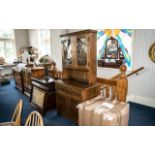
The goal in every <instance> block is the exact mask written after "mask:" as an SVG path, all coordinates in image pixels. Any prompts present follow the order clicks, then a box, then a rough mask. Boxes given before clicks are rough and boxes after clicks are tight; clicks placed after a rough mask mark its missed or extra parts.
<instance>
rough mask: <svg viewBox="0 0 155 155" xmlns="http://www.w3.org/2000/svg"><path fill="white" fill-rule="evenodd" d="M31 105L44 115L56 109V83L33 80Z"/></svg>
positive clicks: (50, 80) (50, 79)
mask: <svg viewBox="0 0 155 155" xmlns="http://www.w3.org/2000/svg"><path fill="white" fill-rule="evenodd" d="M31 105H32V106H34V107H35V108H36V109H37V110H39V111H40V112H41V113H42V114H44V113H45V112H46V111H48V110H51V109H54V108H55V107H56V92H55V82H54V80H53V79H52V78H49V80H48V81H47V80H45V79H44V78H43V79H36V78H32V96H31Z"/></svg>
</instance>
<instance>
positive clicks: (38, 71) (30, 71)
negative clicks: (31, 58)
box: [22, 67, 45, 97]
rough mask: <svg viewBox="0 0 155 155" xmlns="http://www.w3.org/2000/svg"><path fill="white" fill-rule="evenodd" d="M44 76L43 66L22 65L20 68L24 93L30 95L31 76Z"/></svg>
mask: <svg viewBox="0 0 155 155" xmlns="http://www.w3.org/2000/svg"><path fill="white" fill-rule="evenodd" d="M44 76H45V68H44V67H23V69H22V77H23V86H24V94H25V95H26V96H28V97H30V94H31V88H32V80H31V78H32V77H34V78H38V79H40V78H43V77H44Z"/></svg>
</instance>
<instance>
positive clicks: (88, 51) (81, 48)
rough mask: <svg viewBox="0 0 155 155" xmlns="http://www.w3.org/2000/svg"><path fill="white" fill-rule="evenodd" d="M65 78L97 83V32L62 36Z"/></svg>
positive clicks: (80, 32) (85, 31)
mask: <svg viewBox="0 0 155 155" xmlns="http://www.w3.org/2000/svg"><path fill="white" fill-rule="evenodd" d="M60 37H61V45H62V63H63V78H64V79H71V80H76V81H81V82H86V83H88V84H94V83H96V71H97V68H96V31H94V30H84V31H79V32H75V33H69V34H64V35H61V36H60Z"/></svg>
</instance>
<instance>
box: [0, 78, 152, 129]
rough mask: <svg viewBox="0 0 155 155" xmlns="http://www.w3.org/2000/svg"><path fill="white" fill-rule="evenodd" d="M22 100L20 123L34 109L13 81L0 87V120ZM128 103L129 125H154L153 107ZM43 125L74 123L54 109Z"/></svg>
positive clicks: (7, 116) (71, 124) (7, 119)
mask: <svg viewBox="0 0 155 155" xmlns="http://www.w3.org/2000/svg"><path fill="white" fill-rule="evenodd" d="M20 98H21V99H22V100H23V102H24V105H23V111H22V125H24V124H25V120H26V118H27V116H28V115H29V113H30V112H31V111H33V110H35V109H34V108H33V107H32V106H31V105H30V104H29V103H28V98H27V97H26V96H24V95H23V94H22V93H21V92H20V91H18V90H16V89H15V85H14V81H11V84H9V85H6V86H2V87H0V122H6V121H9V120H10V119H11V117H12V114H13V111H14V109H15V107H16V103H17V102H18V100H19V99H20ZM129 104H130V116H129V125H130V126H147V125H148V126H154V125H155V109H154V108H150V107H146V106H142V105H139V104H136V103H129ZM43 119H44V125H49V126H75V124H74V123H73V122H72V121H70V120H67V119H65V118H63V117H61V116H59V115H57V111H56V110H52V111H49V112H47V113H46V114H45V116H44V117H43Z"/></svg>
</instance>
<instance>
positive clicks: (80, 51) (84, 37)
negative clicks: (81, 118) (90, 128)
mask: <svg viewBox="0 0 155 155" xmlns="http://www.w3.org/2000/svg"><path fill="white" fill-rule="evenodd" d="M60 38H61V47H62V64H63V72H62V79H61V80H57V81H56V91H57V93H56V104H57V110H58V114H60V115H62V116H64V117H65V118H68V119H70V120H72V121H74V122H75V123H78V111H77V108H76V106H77V105H78V104H79V103H80V102H83V101H85V100H88V99H90V98H92V97H95V96H97V95H98V94H99V84H98V83H97V82H96V31H94V30H84V31H79V32H75V33H69V34H64V35H61V36H60Z"/></svg>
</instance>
